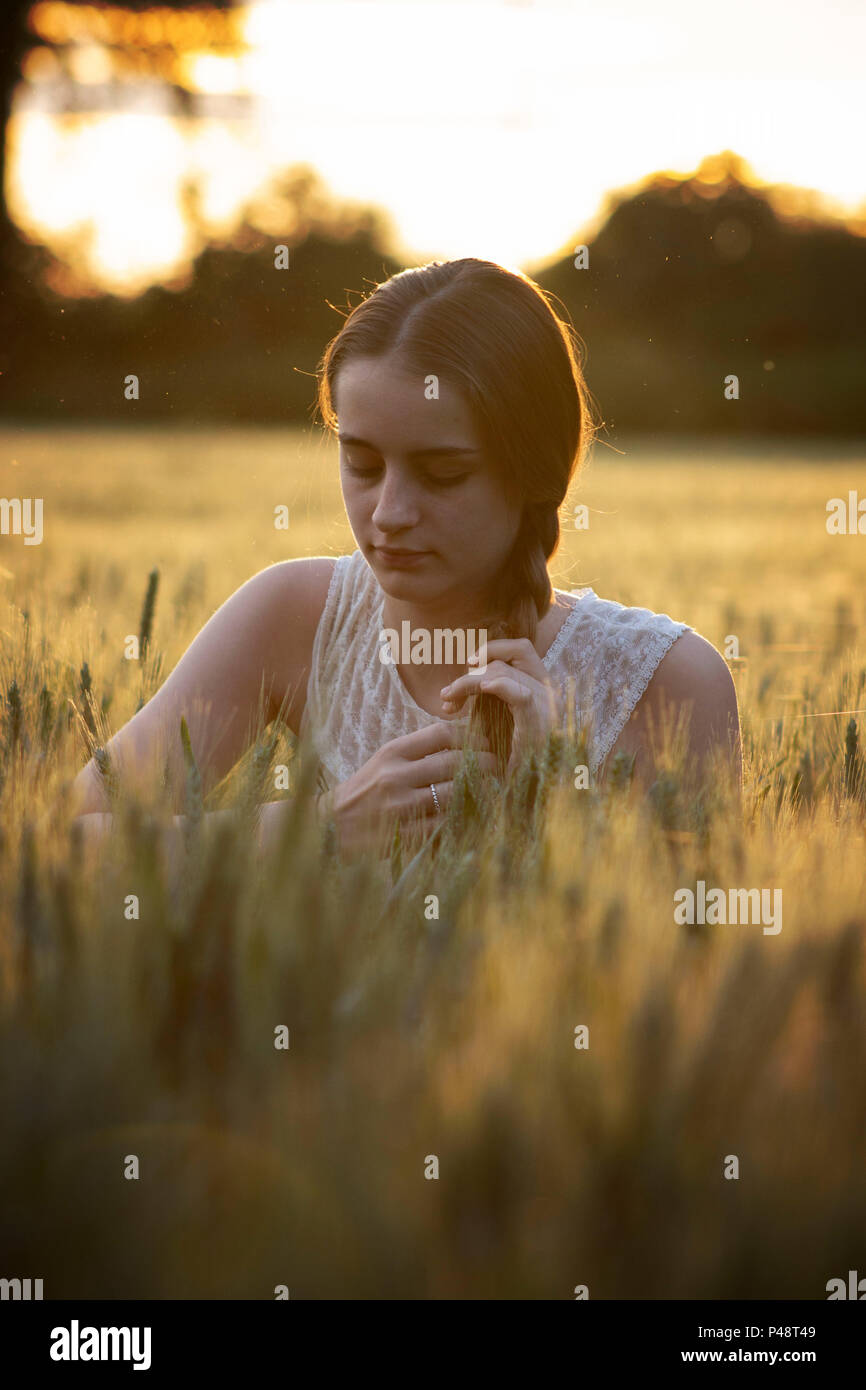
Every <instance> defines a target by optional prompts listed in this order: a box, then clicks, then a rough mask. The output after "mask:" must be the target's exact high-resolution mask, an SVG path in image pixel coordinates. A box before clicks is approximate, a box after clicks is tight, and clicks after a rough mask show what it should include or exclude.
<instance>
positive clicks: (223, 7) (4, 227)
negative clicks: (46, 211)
mask: <svg viewBox="0 0 866 1390" xmlns="http://www.w3.org/2000/svg"><path fill="white" fill-rule="evenodd" d="M70 8H74V7H70ZM93 8H96V9H98V10H103V11H127V12H128V11H136V12H142V11H146V10H149V9H152V8H153V4H152V0H127V3H126V4H124V5H109V4H102V5H97V6H95V7H94V6H92V5H91V6H88V9H90V10H92V9H93ZM160 8H163V9H168V8H170V9H173V10H178V11H199V12H204V13H207V12H212V11H222V12H226V11H228V10H231V9H234V8H235V6H234V4H233V3H232V0H211V2H210V3H209V4H208V5H202V4H201V0H198V3H196V0H169V4H165V3H162V4H161V6H160ZM32 9H33V0H3V3H2V4H0V304H2V306H3V308H4V309H5V310H6V311H7V315H6V316H7V317H8V310H9V308H10V307H11V306H10V299H11V298H14V284H15V280H16V277H17V276H19V275H22V274H24V275H27V274H28V270H32V267H33V265H34V264H35V262H36V258H34V257H32V256H27V255H22V251H23V242H22V238H21V235H20V233H19V231H18V229H17V227H16V226H15V224H14V222H13V221H12V219H11V218H10V216H9V211H8V208H7V206H6V145H7V130H8V124H9V117H10V115H11V112H12V103H13V100H14V95H15V89H16V87H17V86H18V83H19V81H20V80H21V67H22V62H23V60H24V58H25V55H26V54H27V52H28V51H29V50H30V49H31V48H32V47H33V46H34V45H36V44H37V43H42V42H43V40H40V39H39V38H38V37H37V36H36V34H35V33H34V32H33V31H32V29H30V28H29V26H28V18H29V15H30V12H31V10H32ZM168 85H169V86H170V87H172V89H173V90H174V92H175V97H176V102H177V106H178V109H179V110H181V111H183V110H189V109H190V100H191V93H190V91H189V89H188V88H187V87H186V86H185V85H184V84H183V82H182V80H181V81H177V80H175V81H172V82H169V83H168Z"/></svg>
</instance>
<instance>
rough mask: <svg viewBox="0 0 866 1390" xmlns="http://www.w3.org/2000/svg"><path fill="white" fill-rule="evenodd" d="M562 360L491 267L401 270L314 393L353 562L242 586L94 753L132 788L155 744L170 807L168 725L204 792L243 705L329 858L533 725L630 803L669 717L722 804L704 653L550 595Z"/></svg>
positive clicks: (435, 802)
mask: <svg viewBox="0 0 866 1390" xmlns="http://www.w3.org/2000/svg"><path fill="white" fill-rule="evenodd" d="M575 343H576V339H575V338H574V337H573V333H572V330H571V329H570V326H568V325H567V324H565V323H564V322H562V321H561V320H560V318H559V317H558V316H557V314H556V313H555V311H554V310H553V308H552V306H551V303H550V302H549V299H548V297H547V296H546V295H545V294H544V292H543V291H542V290H541V289H540V288H539V287H538V286H537V285H536V284H535V283H534V282H533V281H531V280H530V279H529V278H528V277H525V276H523V275H521V274H518V273H514V272H511V271H508V270H505V269H503V268H502V267H501V266H498V265H495V264H493V263H491V262H488V261H481V260H475V259H466V260H459V261H451V262H445V263H440V262H434V263H432V264H429V265H426V266H424V267H422V268H420V269H411V270H405V271H402V272H401V273H400V274H398V275H395V276H393V277H392V278H391V279H390V280H388V281H387V282H385V283H384V284H382V285H380V286H378V287H377V288H376V290H375V291H373V293H372V294H370V295H369V296H368V297H367V298H366V299H364V300H363V301H362V302H361V303H360V304H358V305H357V306H356V307H355V308H354V309H353V310H352V312H351V313H350V314H349V315H348V317H347V319H346V322H345V324H344V326H343V328H342V329H341V331H340V332H339V333H338V334H337V336H336V338H334V340H333V341H332V342H331V343H330V344H329V345H328V347H327V350H326V352H325V354H324V357H323V359H322V363H321V366H320V377H319V406H320V410H321V413H322V417H323V419H324V421H325V424H326V427H327V428H328V429H329V430H331V431H332V432H335V433H337V435H338V438H339V444H340V476H341V483H342V490H343V497H344V501H345V506H346V511H347V514H348V518H349V522H350V525H351V528H352V532H353V534H354V536H355V539H356V541H357V545H358V548H357V550H355V552H354V553H353V554H351V555H343V556H339V557H338V558H337V559H336V560H334V559H332V558H323V557H316V558H312V559H306V560H290V561H285V562H283V563H280V564H276V565H273V566H271V567H270V568H269V569H266V570H264V571H262V572H261V573H260V574H257V575H255V576H254V578H252V579H250V580H249V581H248V582H247V583H246V584H244V585H243V586H242V587H241V588H240V589H239V590H238V591H237V592H236V593H235V594H234V595H233V596H232V597H231V598H230V599H228V600H227V602H226V603H224V604H223V606H222V607H221V608H220V609H219V610H218V612H217V613H215V614H214V616H213V617H212V618H211V619H210V621H209V622H208V623H207V624H206V626H205V627H204V628H203V629H202V631H201V632H200V633H199V635H198V636H197V637H196V639H195V640H194V642H193V643H192V644H191V646H190V647H189V649H188V650H187V652H186V653H185V654H184V656H183V657H182V659H181V661H180V662H179V663H178V665H177V667H176V669H175V670H174V671H173V672H172V674H171V676H170V677H169V678H168V679H167V680H166V682H165V683H164V685H163V686H162V687H161V689H160V690H159V691H158V692H157V694H156V695H155V696H154V697H153V699H152V700H151V701H150V702H149V703H148V704H147V705H146V706H145V707H144V708H143V709H142V710H140V711H139V712H138V713H137V714H136V715H135V717H134V718H133V719H131V720H130V721H129V723H128V724H127V725H125V726H124V728H122V729H121V730H120V731H119V733H117V734H116V735H115V736H114V737H113V738H112V739H111V740H110V742H109V744H108V745H107V749H108V752H109V755H110V756H111V757H112V760H113V761H114V762H115V764H120V766H121V767H122V768H124V769H125V770H126V771H127V772H129V773H131V772H133V771H135V769H136V768H138V767H142V766H143V765H144V763H145V761H146V760H147V759H148V755H149V753H150V752H151V751H152V750H153V749H154V748H155V747H156V746H157V745H159V746H161V747H162V748H163V749H164V750H165V753H166V754H167V758H168V766H169V769H170V776H171V781H172V785H173V787H175V788H176V789H177V793H178V800H179V798H180V794H181V789H182V787H183V758H182V751H181V747H180V739H179V737H177V734H176V731H177V729H178V726H179V723H180V718H181V715H185V716H186V719H187V723H188V726H189V729H190V735H191V740H192V746H193V750H194V752H195V754H196V758H197V761H198V764H199V767H200V769H201V771H202V776H203V781H204V784H205V791H207V790H208V789H209V787H211V786H213V785H214V784H215V783H216V782H217V781H219V780H220V779H221V778H222V777H223V776H224V775H225V773H226V772H227V771H228V770H229V769H230V768H231V767H232V766H233V765H234V763H235V762H236V761H237V760H238V758H239V757H240V756H241V754H242V753H243V751H244V750H245V748H246V747H247V746H248V744H249V742H250V740H251V738H252V736H253V731H254V727H255V722H256V716H257V713H258V711H259V709H260V708H261V704H260V701H261V700H262V699H263V702H264V707H265V717H266V718H268V719H270V718H273V717H275V716H276V715H278V714H281V715H282V717H283V718H285V720H286V722H287V723H288V725H289V726H290V727H291V729H292V730H293V731H294V732H295V733H296V734H298V735H299V737H300V738H301V743H302V748H303V750H304V751H305V752H306V753H310V754H312V756H314V757H315V759H316V762H317V765H318V780H319V786H320V789H321V792H320V800H319V808H320V814H321V815H322V816H326V817H328V818H329V819H330V820H331V821H332V822H333V823H334V825H335V826H336V829H337V834H338V838H339V841H340V843H341V845H343V846H345V847H346V848H353V847H355V848H360V847H363V846H366V845H368V844H370V843H372V842H373V840H374V838H375V836H376V834H377V833H378V831H379V829H380V828H381V826H382V825H383V824H384V823H385V822H388V823H392V818H393V817H397V818H398V819H400V820H401V821H405V822H406V823H407V825H408V824H409V823H410V822H413V823H414V824H415V825H416V826H417V824H418V823H419V819H420V820H421V821H422V822H424V823H429V824H430V825H435V824H436V823H437V821H439V820H440V818H441V817H442V815H443V814H444V812H445V810H446V808H447V806H448V803H449V800H450V797H451V795H452V791H453V779H454V774H455V772H456V769H457V767H458V765H459V763H460V759H461V757H462V756H463V752H462V749H463V746H464V744H465V742H466V741H467V739H468V740H469V741H470V742H472V743H473V745H474V747H475V748H476V750H477V756H478V759H479V763H480V765H481V767H482V768H483V769H484V770H487V771H490V772H493V771H495V770H498V771H499V772H500V773H502V772H503V771H505V773H506V775H507V772H508V770H511V771H513V769H514V768H515V767H516V766H517V763H518V761H519V759H520V757H521V756H522V754H523V753H524V752H525V750H527V749H530V748H532V747H536V746H540V745H541V743H542V742H543V741H544V739H545V737H546V735H547V732H548V730H549V729H550V728H552V727H558V726H562V727H565V726H566V725H568V726H569V727H572V728H577V729H581V728H582V729H584V730H585V731H586V733H587V737H588V745H587V746H588V750H589V752H588V771H589V774H590V775H591V776H594V777H596V778H597V779H599V780H602V779H603V778H604V777H605V775H606V774H607V772H608V770H609V768H610V765H611V761H612V759H613V757H614V756H615V755H616V754H617V753H618V752H625V753H627V754H630V755H632V757H633V760H634V776H635V777H636V778H637V780H638V782H639V783H641V784H643V785H644V786H646V785H647V784H648V783H649V781H650V780H651V779H652V777H653V775H654V770H655V749H656V741H655V740H656V739H657V738H658V736H659V735H660V733H661V730H662V727H663V725H664V724H665V722H666V721H668V722H669V721H670V719H671V718H672V717H673V718H676V717H677V716H685V717H686V719H687V733H686V737H687V740H688V743H687V751H688V755H689V760H690V763H691V766H692V768H693V770H694V771H695V773H696V774H697V776H698V777H700V776H702V775H709V773H710V770H711V768H712V769H713V770H714V771H716V772H718V771H719V770H720V769H721V770H722V771H723V772H726V773H727V774H729V775H730V776H731V777H732V778H733V780H734V782H735V783H736V784H737V785H739V780H740V777H741V754H740V744H739V721H738V713H737V701H736V695H735V691H734V685H733V681H732V679H731V675H730V672H729V671H728V667H727V665H726V663H725V661H724V659H723V658H722V657H721V656H720V654H719V653H718V652H717V651H716V650H715V648H713V647H712V646H711V645H710V644H709V643H708V642H707V641H705V640H704V638H702V637H700V636H699V635H698V634H697V633H696V632H694V631H693V630H691V629H690V628H689V625H688V624H686V623H684V622H675V621H673V620H672V619H671V618H669V617H668V616H667V615H666V614H658V613H653V612H650V611H648V610H647V609H645V608H628V607H624V606H623V605H621V604H619V603H618V602H616V601H614V600H612V599H603V598H600V597H599V596H598V595H596V594H595V593H594V592H593V590H592V589H582V590H578V591H576V592H574V593H571V594H569V593H566V592H564V591H561V590H554V589H552V587H551V583H550V578H549V575H548V569H547V564H548V561H549V559H550V557H551V556H552V555H553V553H554V551H555V550H556V547H557V545H558V541H559V516H558V509H559V507H560V506H561V504H562V503H563V501H564V499H565V497H566V493H567V491H568V487H569V483H570V482H571V480H572V477H573V476H574V474H575V471H576V470H577V469H578V468H579V466H580V464H581V462H582V460H583V458H584V457H585V454H586V452H587V449H588V447H589V444H590V443H591V440H592V437H593V423H592V420H591V415H590V409H589V404H588V401H589V397H588V392H587V390H586V386H585V383H584V380H583V376H582V372H581V368H580V366H579V362H578V354H577V350H576V346H575ZM404 632H405V633H406V634H407V636H408V637H409V639H410V641H411V643H412V644H413V647H412V650H411V651H408V652H407V649H406V644H405V641H403V642H402V643H401V644H398V646H397V649H396V651H395V647H394V645H393V637H391V638H389V639H388V641H387V642H386V641H385V634H388V633H391V634H400V636H401V638H402V635H403V633H404ZM448 633H450V634H452V642H456V641H458V640H459V636H460V634H462V635H463V640H464V643H465V650H462V651H461V650H460V649H459V647H458V646H456V645H452V646H451V648H450V660H449V659H448V656H449V652H448V647H447V643H448V639H447V637H445V636H443V638H442V643H441V645H440V651H441V652H444V653H446V661H445V664H443V662H442V659H441V656H440V660H439V661H438V662H437V661H436V660H435V659H431V658H430V657H429V655H427V656H426V657H425V653H426V648H425V646H424V640H425V639H424V634H427V636H428V637H429V639H430V650H431V651H434V652H435V641H434V640H433V639H435V637H436V635H437V634H448ZM485 633H486V639H487V640H486V649H485V650H482V651H481V653H480V655H481V658H482V661H481V664H480V665H479V666H476V667H475V668H473V666H472V665H471V664H469V662H468V657H467V652H468V651H471V649H472V645H473V642H475V643H476V645H477V644H480V643H482V642H483V641H484V634H485ZM455 634H456V637H455ZM413 652H414V653H416V654H417V653H420V654H421V656H422V658H425V659H422V660H420V661H418V660H413V659H412V656H413ZM455 652H456V653H457V655H455ZM485 658H486V667H485V665H484V660H485ZM505 711H507V714H506V715H505V724H504V726H503V724H502V722H501V720H500V721H499V722H497V715H499V716H502V715H503V714H504V713H505ZM479 715H480V717H481V725H480V727H479V723H478V720H479ZM470 716H471V718H470ZM503 739H504V742H503ZM717 753H721V754H722V757H721V758H717V757H716V756H715V755H716V754H717ZM76 791H77V792H78V794H79V796H80V802H79V811H80V813H86V812H89V811H94V810H103V809H105V806H106V804H107V803H106V800H105V795H104V791H103V789H102V786H101V781H100V775H99V772H98V770H97V768H96V766H95V764H94V763H93V762H92V761H91V762H90V763H88V765H87V767H86V768H84V769H83V771H82V772H81V774H80V775H79V777H78V779H77V781H76ZM284 804H285V803H274V804H272V805H271V806H269V807H266V808H265V810H266V812H268V815H267V817H266V819H265V826H266V827H267V825H268V824H271V825H273V824H275V823H276V821H277V819H278V817H279V814H280V811H281V807H283V806H284ZM267 833H268V832H267V828H266V829H265V834H266V835H267Z"/></svg>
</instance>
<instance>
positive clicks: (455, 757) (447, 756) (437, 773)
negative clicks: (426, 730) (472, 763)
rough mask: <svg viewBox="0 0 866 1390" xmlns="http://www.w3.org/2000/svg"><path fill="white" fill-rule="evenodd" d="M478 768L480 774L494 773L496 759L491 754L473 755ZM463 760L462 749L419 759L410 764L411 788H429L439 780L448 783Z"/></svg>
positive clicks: (432, 754)
mask: <svg viewBox="0 0 866 1390" xmlns="http://www.w3.org/2000/svg"><path fill="white" fill-rule="evenodd" d="M475 757H476V760H477V762H478V766H479V767H480V768H481V770H482V772H495V771H496V759H495V757H494V756H493V754H492V753H488V752H486V751H482V752H478V753H476V754H475ZM462 759H463V751H462V749H452V750H449V751H448V752H444V753H430V754H428V756H427V757H426V758H421V759H419V760H418V761H417V762H413V763H412V764H411V768H412V786H413V787H429V785H430V783H431V782H438V781H439V780H440V779H441V780H443V781H449V780H450V779H451V778H453V776H454V774H455V772H456V771H457V769H458V768H459V766H460V763H461V761H462Z"/></svg>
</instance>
